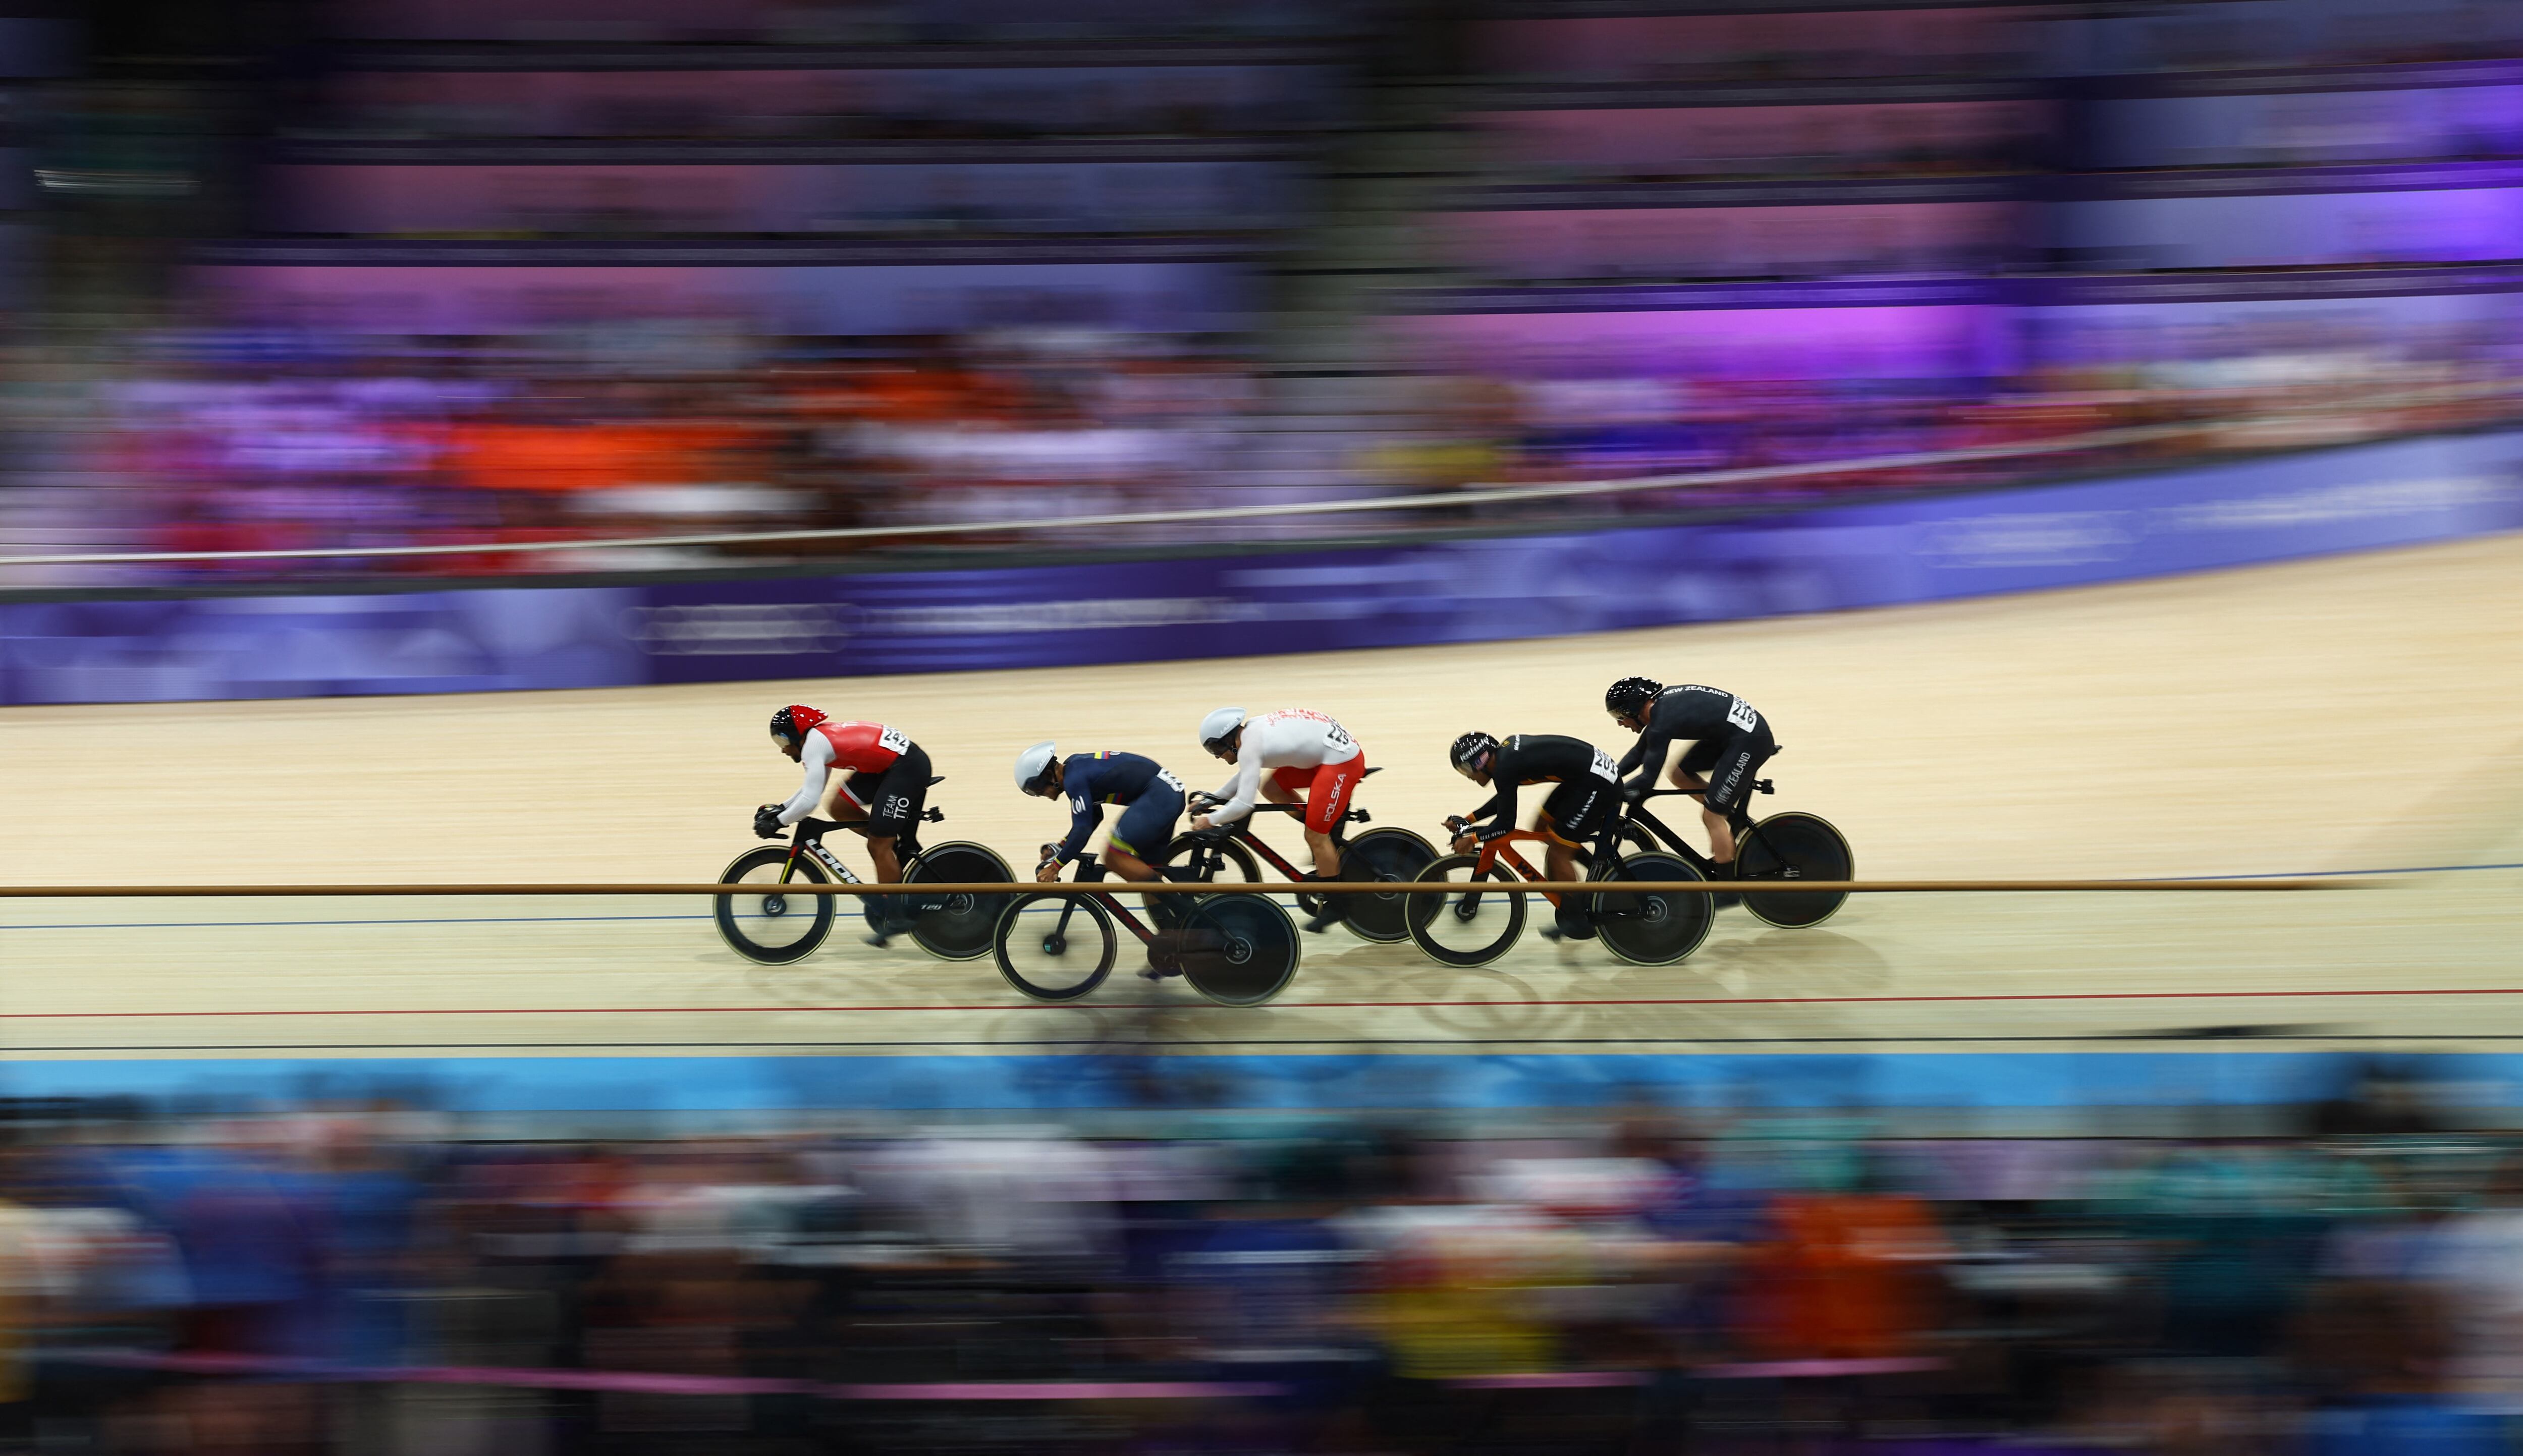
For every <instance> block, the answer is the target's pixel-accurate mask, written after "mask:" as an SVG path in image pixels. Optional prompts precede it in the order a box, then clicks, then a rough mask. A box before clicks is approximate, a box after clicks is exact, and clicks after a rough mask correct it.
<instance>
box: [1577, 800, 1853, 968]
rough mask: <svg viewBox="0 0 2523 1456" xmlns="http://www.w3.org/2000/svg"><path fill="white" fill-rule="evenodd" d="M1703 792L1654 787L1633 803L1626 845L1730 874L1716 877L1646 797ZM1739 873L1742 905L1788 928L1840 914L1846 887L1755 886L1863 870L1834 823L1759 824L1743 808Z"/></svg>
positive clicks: (1784, 817)
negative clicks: (1652, 809) (1657, 814)
mask: <svg viewBox="0 0 2523 1456" xmlns="http://www.w3.org/2000/svg"><path fill="white" fill-rule="evenodd" d="M1752 791H1753V792H1754V793H1761V794H1769V793H1776V792H1778V790H1777V789H1775V788H1774V787H1772V786H1771V783H1770V780H1768V779H1766V778H1756V779H1754V780H1752ZM1707 792H1708V790H1706V789H1704V788H1659V789H1650V790H1648V791H1647V792H1646V793H1645V794H1644V795H1642V796H1641V800H1640V802H1638V803H1636V804H1632V805H1630V806H1629V809H1628V813H1627V814H1626V816H1625V817H1624V818H1623V820H1622V822H1621V824H1620V827H1619V833H1620V836H1621V839H1622V841H1623V842H1624V843H1627V844H1629V845H1632V846H1634V847H1635V848H1637V849H1639V850H1654V851H1667V852H1670V853H1673V854H1676V855H1679V856H1681V857H1682V858H1683V859H1686V860H1689V861H1690V863H1691V866H1692V867H1693V868H1694V869H1698V870H1699V872H1700V874H1701V875H1702V876H1703V877H1705V878H1708V879H1723V878H1727V877H1728V876H1725V875H1721V874H1719V873H1718V872H1717V866H1716V863H1715V862H1714V861H1712V860H1710V859H1709V858H1708V856H1706V855H1705V854H1702V853H1700V852H1699V851H1698V850H1696V849H1693V848H1692V847H1691V846H1690V842H1689V841H1687V840H1685V839H1684V838H1683V837H1682V836H1681V835H1680V834H1678V833H1676V832H1675V831H1674V828H1673V826H1672V825H1671V824H1668V823H1666V822H1664V821H1662V820H1660V819H1658V818H1656V817H1655V816H1654V815H1653V814H1652V813H1650V812H1648V810H1647V807H1646V803H1645V800H1647V799H1665V798H1675V797H1688V798H1698V797H1701V796H1704V795H1705V794H1706V793H1707ZM1734 824H1735V873H1734V875H1733V876H1732V878H1734V879H1735V880H1737V881H1738V882H1740V883H1742V884H1743V889H1742V891H1741V893H1742V896H1743V908H1744V909H1745V910H1747V911H1750V912H1751V913H1752V917H1753V918H1754V919H1757V920H1761V921H1763V922H1764V923H1767V924H1771V925H1776V926H1779V927H1780V928H1782V929H1787V930H1799V929H1802V928H1804V927H1806V926H1808V925H1819V924H1821V923H1822V922H1823V921H1825V920H1828V919H1830V918H1831V917H1832V916H1834V915H1836V914H1838V912H1839V908H1840V906H1842V905H1844V904H1846V903H1847V901H1848V892H1847V891H1845V890H1822V891H1814V890H1756V889H1753V888H1752V887H1751V886H1752V883H1754V882H1758V881H1763V880H1797V879H1821V880H1834V879H1835V880H1845V879H1850V878H1853V877H1854V876H1855V875H1856V873H1857V858H1856V856H1855V855H1854V854H1853V853H1851V852H1850V850H1849V847H1848V840H1847V838H1846V836H1844V835H1842V834H1841V833H1840V832H1839V830H1838V829H1836V828H1834V827H1833V825H1832V823H1831V822H1830V821H1829V820H1826V819H1824V818H1822V817H1821V816H1820V815H1815V814H1806V813H1803V812H1802V811H1800V810H1789V811H1788V812H1786V813H1785V814H1774V815H1771V816H1770V817H1769V818H1768V819H1765V820H1762V821H1760V822H1757V823H1756V822H1753V820H1752V817H1751V816H1750V815H1749V814H1747V813H1745V812H1744V811H1743V810H1741V809H1740V808H1738V809H1737V810H1736V811H1735V819H1734Z"/></svg>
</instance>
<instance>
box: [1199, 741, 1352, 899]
mask: <svg viewBox="0 0 2523 1456" xmlns="http://www.w3.org/2000/svg"><path fill="white" fill-rule="evenodd" d="M1200 746H1201V747H1203V748H1205V749H1208V750H1209V752H1210V753H1211V754H1212V755H1214V756H1215V757H1217V758H1221V759H1225V760H1226V761H1228V762H1229V763H1232V764H1234V765H1235V776H1234V777H1233V778H1230V779H1228V780H1227V781H1226V785H1225V786H1224V787H1223V788H1220V789H1219V790H1218V791H1217V792H1216V793H1214V794H1212V795H1210V796H1209V797H1210V798H1211V799H1212V800H1214V807H1212V808H1210V809H1209V810H1208V811H1207V812H1206V813H1204V814H1202V815H1200V816H1199V817H1197V818H1195V819H1194V820H1193V821H1192V822H1191V826H1192V828H1193V829H1195V830H1199V829H1207V828H1212V827H1214V826H1217V825H1222V824H1231V823H1234V822H1236V821H1238V820H1240V819H1243V818H1244V817H1246V816H1247V815H1250V814H1251V813H1252V812H1253V809H1254V806H1255V805H1257V804H1260V803H1261V802H1262V801H1263V800H1267V801H1269V802H1270V803H1273V804H1303V805H1305V806H1306V816H1305V819H1306V847H1307V848H1309V849H1310V850H1312V851H1313V854H1314V870H1313V875H1312V877H1313V878H1315V879H1338V878H1340V870H1341V859H1340V846H1339V845H1338V844H1337V843H1335V842H1334V841H1333V838H1332V833H1333V831H1334V830H1335V829H1337V828H1338V827H1339V826H1340V823H1341V821H1342V820H1344V819H1346V818H1348V816H1349V805H1350V798H1351V796H1352V795H1353V794H1355V793H1356V792H1357V781H1358V780H1359V779H1360V778H1363V777H1365V776H1366V754H1365V751H1364V750H1362V749H1360V748H1359V747H1358V744H1357V739H1355V738H1353V737H1351V736H1350V735H1349V730H1348V729H1347V728H1342V727H1341V726H1340V722H1339V720H1337V719H1335V718H1333V717H1332V716H1331V715H1329V714H1327V713H1316V712H1313V711H1312V710H1310V709H1307V708H1282V709H1280V710H1279V711H1278V712H1276V713H1264V714H1262V715H1261V717H1259V718H1255V719H1252V720H1249V721H1248V720H1247V719H1246V718H1245V716H1244V710H1243V709H1241V708H1220V709H1218V710H1217V711H1216V712H1214V713H1212V714H1210V715H1209V716H1208V717H1207V718H1205V719H1202V720H1201V725H1200ZM1321 900H1322V903H1323V912H1322V914H1321V915H1318V916H1314V917H1313V918H1312V919H1311V920H1309V921H1307V922H1306V928H1307V929H1309V930H1315V931H1320V930H1326V929H1329V928H1330V927H1331V926H1333V925H1335V924H1337V923H1339V922H1340V920H1341V919H1342V918H1343V917H1344V916H1347V915H1348V914H1349V908H1348V903H1347V897H1345V896H1340V895H1325V896H1322V897H1321Z"/></svg>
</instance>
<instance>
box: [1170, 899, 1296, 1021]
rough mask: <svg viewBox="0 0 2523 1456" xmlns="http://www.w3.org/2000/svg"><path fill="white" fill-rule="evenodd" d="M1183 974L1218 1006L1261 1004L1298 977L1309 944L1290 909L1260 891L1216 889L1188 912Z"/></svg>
mask: <svg viewBox="0 0 2523 1456" xmlns="http://www.w3.org/2000/svg"><path fill="white" fill-rule="evenodd" d="M1180 933H1181V936H1182V959H1181V962H1180V964H1181V966H1182V976H1183V980H1184V982H1185V983H1187V984H1188V985H1189V986H1190V987H1191V988H1192V989H1193V990H1194V991H1197V992H1199V993H1200V994H1201V995H1203V996H1206V997H1208V998H1209V999H1210V1000H1212V1001H1214V1002H1216V1003H1217V1004H1218V1005H1219V1006H1260V1005H1261V1003H1263V1002H1265V1001H1268V1000H1269V999H1270V998H1271V997H1273V996H1276V995H1278V994H1279V993H1280V992H1281V991H1282V990H1285V989H1286V988H1287V985H1288V982H1290V981H1292V980H1294V979H1296V976H1297V963H1298V961H1299V960H1300V959H1301V958H1302V957H1303V956H1304V953H1305V948H1304V947H1303V946H1302V945H1300V944H1299V943H1298V940H1297V923H1296V921H1294V920H1291V919H1289V918H1288V913H1287V912H1286V911H1284V910H1281V909H1280V908H1279V907H1278V906H1276V905H1273V904H1271V903H1270V902H1269V901H1268V900H1266V899H1263V898H1262V897H1261V896H1260V895H1213V896H1209V897H1206V898H1203V899H1201V900H1199V901H1198V902H1196V903H1194V904H1193V906H1192V907H1191V909H1190V911H1189V912H1187V913H1186V914H1185V915H1184V916H1183V927H1182V930H1181V932H1180Z"/></svg>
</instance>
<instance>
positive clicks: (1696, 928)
mask: <svg viewBox="0 0 2523 1456" xmlns="http://www.w3.org/2000/svg"><path fill="white" fill-rule="evenodd" d="M1595 878H1597V879H1600V880H1603V881H1604V882H1605V885H1606V888H1605V889H1604V891H1603V893H1601V894H1599V895H1596V896H1595V937H1596V938H1597V939H1599V940H1601V941H1602V942H1603V949H1605V950H1607V951H1610V952H1611V953H1612V954H1613V955H1615V956H1618V957H1620V958H1621V959H1622V960H1624V961H1627V962H1629V963H1631V964H1633V965H1671V964H1672V963H1674V962H1676V961H1679V960H1681V959H1682V958H1683V957H1685V956H1688V955H1690V953H1691V952H1693V951H1695V950H1698V949H1699V943H1700V942H1701V941H1703V940H1706V939H1707V938H1708V925H1709V922H1710V921H1712V920H1714V919H1716V918H1717V902H1715V901H1714V900H1711V899H1710V898H1709V897H1707V896H1706V895H1697V894H1692V893H1690V891H1687V890H1664V891H1657V890H1629V891H1622V890H1616V889H1612V888H1610V886H1612V885H1617V884H1619V883H1620V882H1621V881H1622V880H1625V879H1636V880H1668V879H1686V880H1688V879H1702V878H1705V876H1704V875H1702V874H1701V873H1700V872H1699V871H1698V870H1697V869H1693V868H1692V867H1691V866H1690V863H1689V862H1687V861H1685V860H1682V859H1680V858H1678V857H1676V856H1673V855H1666V854H1653V855H1624V856H1622V857H1621V862H1620V864H1619V865H1618V866H1617V867H1616V868H1615V869H1614V871H1613V872H1612V873H1610V874H1604V875H1597V876H1595Z"/></svg>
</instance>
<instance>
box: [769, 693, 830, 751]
mask: <svg viewBox="0 0 2523 1456" xmlns="http://www.w3.org/2000/svg"><path fill="white" fill-rule="evenodd" d="M831 720H832V715H831V714H829V713H826V712H824V711H823V710H822V709H820V708H809V707H807V706H806V705H805V704H803V703H790V704H789V705H788V706H787V707H785V708H783V709H781V710H780V711H779V712H777V713H774V714H772V715H771V736H772V737H773V738H774V739H776V740H777V741H778V742H779V744H780V746H781V747H783V748H794V747H796V746H797V745H798V744H799V743H801V742H804V741H805V738H806V734H807V733H808V732H809V731H811V730H812V729H813V728H814V727H815V725H817V724H819V723H828V722H830V721H831Z"/></svg>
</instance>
